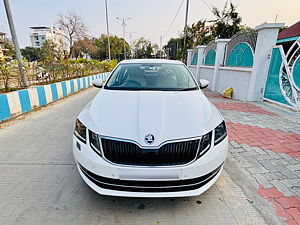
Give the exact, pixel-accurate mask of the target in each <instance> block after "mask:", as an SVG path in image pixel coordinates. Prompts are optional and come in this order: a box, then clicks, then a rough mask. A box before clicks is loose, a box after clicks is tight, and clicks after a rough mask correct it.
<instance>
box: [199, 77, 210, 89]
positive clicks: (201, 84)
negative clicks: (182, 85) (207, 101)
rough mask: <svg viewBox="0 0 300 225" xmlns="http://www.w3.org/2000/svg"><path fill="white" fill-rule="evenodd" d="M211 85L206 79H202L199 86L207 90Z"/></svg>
mask: <svg viewBox="0 0 300 225" xmlns="http://www.w3.org/2000/svg"><path fill="white" fill-rule="evenodd" d="M208 85H209V81H208V80H205V79H200V82H199V86H200V88H201V89H204V88H207V87H208Z"/></svg>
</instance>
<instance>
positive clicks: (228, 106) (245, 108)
mask: <svg viewBox="0 0 300 225" xmlns="http://www.w3.org/2000/svg"><path fill="white" fill-rule="evenodd" d="M213 104H214V105H215V106H216V107H217V108H218V109H221V110H234V111H238V112H248V113H258V114H265V115H269V116H278V115H277V114H275V113H273V112H269V111H267V110H265V109H262V108H260V107H258V106H255V105H253V104H250V103H240V102H213Z"/></svg>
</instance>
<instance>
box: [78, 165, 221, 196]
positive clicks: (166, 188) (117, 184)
mask: <svg viewBox="0 0 300 225" xmlns="http://www.w3.org/2000/svg"><path fill="white" fill-rule="evenodd" d="M222 165H223V163H222V164H221V165H220V166H219V167H218V168H216V169H215V170H213V171H211V172H210V173H207V174H205V175H203V176H201V177H197V178H192V179H186V180H169V181H135V180H120V179H112V178H108V177H102V176H99V175H97V174H94V173H93V172H91V171H89V170H87V169H86V168H84V167H83V166H82V165H80V164H79V168H80V170H81V172H82V173H83V174H84V175H85V176H86V177H87V178H88V179H89V180H90V181H91V182H93V183H94V184H95V185H97V186H98V187H100V188H104V189H109V190H116V191H130V192H176V191H190V190H195V189H199V188H201V187H203V186H204V185H205V184H207V183H208V182H209V181H211V180H212V179H213V178H214V177H216V176H217V174H218V173H219V171H220V170H221V168H222Z"/></svg>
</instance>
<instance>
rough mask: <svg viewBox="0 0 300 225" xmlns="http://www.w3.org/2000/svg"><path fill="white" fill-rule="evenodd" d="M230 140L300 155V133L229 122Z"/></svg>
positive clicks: (296, 155)
mask: <svg viewBox="0 0 300 225" xmlns="http://www.w3.org/2000/svg"><path fill="white" fill-rule="evenodd" d="M226 124H227V127H228V134H229V140H231V141H235V142H237V143H239V144H247V145H249V146H251V147H255V146H256V147H260V148H262V149H268V150H272V151H274V152H275V153H277V154H279V153H286V154H288V155H290V156H292V157H300V134H295V133H292V132H284V131H280V130H272V129H270V128H261V127H257V126H250V125H246V124H239V123H232V122H227V123H226Z"/></svg>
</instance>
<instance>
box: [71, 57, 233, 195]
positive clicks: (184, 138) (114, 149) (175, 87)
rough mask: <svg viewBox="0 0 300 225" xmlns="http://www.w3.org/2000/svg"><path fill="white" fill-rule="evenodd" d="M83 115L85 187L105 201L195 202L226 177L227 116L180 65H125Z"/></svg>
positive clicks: (80, 156) (78, 148) (77, 148)
mask: <svg viewBox="0 0 300 225" xmlns="http://www.w3.org/2000/svg"><path fill="white" fill-rule="evenodd" d="M101 82H102V81H101V80H94V81H93V84H94V86H96V87H98V88H101V89H100V91H99V93H98V94H97V96H96V97H95V98H94V99H93V100H92V101H91V102H90V103H89V104H88V105H87V106H86V107H85V108H84V109H83V110H82V112H81V113H80V114H79V116H78V118H77V121H76V125H75V131H74V135H73V153H74V157H75V160H76V164H77V167H78V170H79V173H80V175H81V177H82V178H83V180H84V181H85V182H86V183H87V184H88V185H89V186H90V187H91V188H92V189H94V190H95V191H96V192H98V193H100V194H103V195H112V196H127V197H182V196H196V195H199V194H201V193H203V192H204V191H206V190H207V189H208V188H209V187H211V186H212V185H213V184H214V183H215V182H216V180H217V179H218V177H219V176H220V174H221V171H222V169H223V165H224V161H225V159H226V156H227V150H228V138H227V131H226V126H225V122H224V119H223V117H222V116H221V114H220V113H219V111H218V110H217V109H216V108H215V107H214V105H213V104H212V103H210V102H209V101H208V100H207V98H206V97H205V96H204V94H203V92H202V91H201V89H202V88H205V87H207V85H208V81H206V80H200V82H201V83H200V86H199V85H198V84H197V82H196V80H195V79H194V77H193V75H192V74H191V72H190V71H189V70H188V68H187V67H186V66H185V65H184V64H183V63H182V62H179V61H173V60H159V59H138V60H125V61H122V62H121V63H119V64H118V65H117V67H116V68H115V69H114V70H113V72H112V74H111V76H110V77H109V79H108V80H107V82H106V83H105V84H102V83H101Z"/></svg>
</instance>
